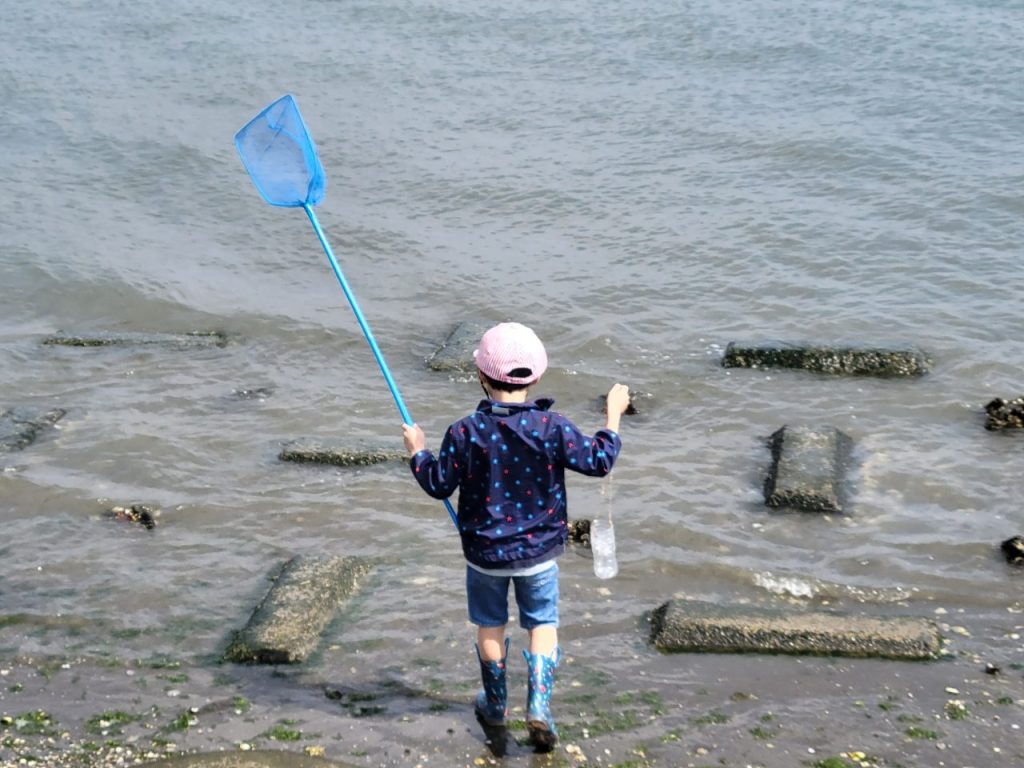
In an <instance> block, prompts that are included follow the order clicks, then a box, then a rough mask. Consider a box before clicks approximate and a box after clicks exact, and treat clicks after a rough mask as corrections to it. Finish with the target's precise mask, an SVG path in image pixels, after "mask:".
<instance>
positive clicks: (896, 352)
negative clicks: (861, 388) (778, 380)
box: [722, 341, 931, 376]
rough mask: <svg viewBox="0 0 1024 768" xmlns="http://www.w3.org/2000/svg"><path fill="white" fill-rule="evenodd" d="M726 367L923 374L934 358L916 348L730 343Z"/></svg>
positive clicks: (897, 374)
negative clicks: (931, 358)
mask: <svg viewBox="0 0 1024 768" xmlns="http://www.w3.org/2000/svg"><path fill="white" fill-rule="evenodd" d="M722 367H724V368H799V369H802V370H805V371H815V372H817V373H830V374H837V375H838V374H845V375H849V376H920V375H922V374H925V373H927V372H928V371H929V370H930V369H931V360H930V359H929V358H928V356H927V355H925V354H924V353H923V352H921V351H920V350H917V349H913V348H910V349H891V348H885V347H882V348H871V347H832V346H825V345H810V344H790V343H786V342H761V343H753V344H750V343H740V342H735V341H732V342H729V345H728V346H727V347H726V348H725V354H724V356H723V357H722Z"/></svg>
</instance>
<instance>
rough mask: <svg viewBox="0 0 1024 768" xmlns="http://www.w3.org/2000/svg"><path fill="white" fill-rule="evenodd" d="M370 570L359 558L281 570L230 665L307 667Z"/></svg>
mask: <svg viewBox="0 0 1024 768" xmlns="http://www.w3.org/2000/svg"><path fill="white" fill-rule="evenodd" d="M369 570H370V565H369V563H368V562H367V561H366V560H364V559H362V558H358V557H306V556H302V555H297V556H296V557H293V558H292V559H291V560H289V561H288V562H287V563H285V564H284V566H283V567H282V568H281V571H280V573H279V574H278V575H277V577H276V579H275V582H274V586H273V587H271V588H270V591H269V592H268V593H267V594H266V596H265V597H264V598H263V600H261V601H260V604H259V605H257V606H256V609H255V610H254V611H253V613H252V616H251V617H250V618H249V621H248V623H247V624H246V625H245V627H244V628H243V629H241V630H239V631H238V632H236V633H235V635H234V637H233V638H232V640H231V642H230V644H229V646H228V648H227V650H226V651H225V652H224V660H225V661H233V662H238V663H246V664H299V663H301V662H303V661H305V660H306V659H308V658H309V656H310V654H311V653H312V652H313V651H314V650H315V649H316V647H317V644H318V643H319V642H320V635H321V633H322V632H323V631H324V629H325V628H326V627H327V625H328V624H329V623H330V621H331V619H332V618H333V617H334V614H335V613H336V612H337V610H338V608H340V607H341V605H342V603H344V602H345V601H346V600H348V599H349V598H350V597H352V595H354V594H355V593H356V592H357V591H358V589H359V585H360V580H361V578H362V577H363V576H364V575H365V574H366V573H368V572H369Z"/></svg>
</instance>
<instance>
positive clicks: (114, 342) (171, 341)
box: [43, 331, 228, 349]
mask: <svg viewBox="0 0 1024 768" xmlns="http://www.w3.org/2000/svg"><path fill="white" fill-rule="evenodd" d="M227 343H228V338H227V335H226V334H225V333H223V332H222V331H186V332H185V333H140V332H133V331H127V332H113V331H98V332H96V333H89V334H73V333H66V332H64V331H58V332H57V333H55V334H53V335H52V336H47V337H46V338H45V339H43V344H45V345H48V346H59V347H135V346H154V345H156V346H163V347H170V348H174V349H193V348H205V347H225V346H227Z"/></svg>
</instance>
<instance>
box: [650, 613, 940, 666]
mask: <svg viewBox="0 0 1024 768" xmlns="http://www.w3.org/2000/svg"><path fill="white" fill-rule="evenodd" d="M651 624H652V633H651V642H652V643H653V644H654V646H655V647H656V648H658V649H659V650H662V651H667V652H714V653H784V654H804V655H815V656H853V657H865V658H866V657H874V658H885V659H915V660H924V659H934V658H937V657H938V656H939V655H940V653H941V652H942V638H941V636H940V634H939V629H938V626H937V625H936V624H935V623H934V622H932V621H929V620H928V619H922V618H913V617H881V616H856V615H850V614H841V613H832V612H825V611H789V612H787V611H782V610H771V609H765V608H761V609H759V608H752V607H749V606H737V607H726V606H721V605H718V604H715V603H706V602H700V601H695V600H669V601H668V602H666V603H664V604H662V605H661V606H660V607H658V608H657V609H656V610H655V611H654V612H653V614H652V616H651Z"/></svg>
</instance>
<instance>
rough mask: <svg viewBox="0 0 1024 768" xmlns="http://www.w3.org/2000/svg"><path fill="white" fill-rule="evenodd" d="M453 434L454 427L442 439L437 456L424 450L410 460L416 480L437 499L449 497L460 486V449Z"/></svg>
mask: <svg viewBox="0 0 1024 768" xmlns="http://www.w3.org/2000/svg"><path fill="white" fill-rule="evenodd" d="M453 434H454V432H453V430H452V428H449V429H448V431H447V432H446V433H445V436H444V440H442V441H441V451H440V454H439V455H438V456H437V457H435V456H434V454H432V453H431V452H430V451H427V450H423V451H420V452H419V453H417V454H416V455H415V456H413V457H412V458H411V459H410V460H409V466H410V467H411V468H412V474H413V476H414V477H415V478H416V482H418V483H419V484H420V488H422V489H423V490H424V491H426V492H427V493H428V494H429V495H430V496H433V497H434V498H435V499H447V498H448V497H449V496H451V495H452V494H453V493H455V489H456V488H458V486H459V465H458V450H457V447H456V445H455V440H454V438H453Z"/></svg>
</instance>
